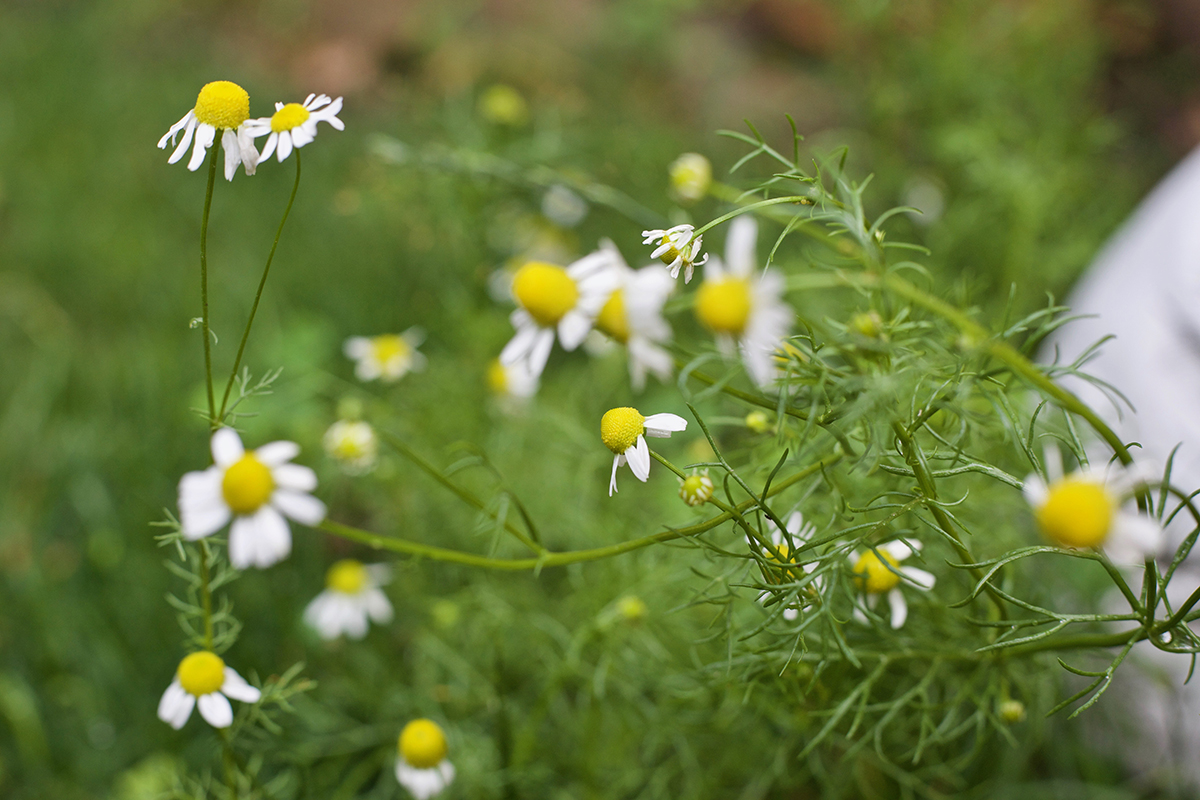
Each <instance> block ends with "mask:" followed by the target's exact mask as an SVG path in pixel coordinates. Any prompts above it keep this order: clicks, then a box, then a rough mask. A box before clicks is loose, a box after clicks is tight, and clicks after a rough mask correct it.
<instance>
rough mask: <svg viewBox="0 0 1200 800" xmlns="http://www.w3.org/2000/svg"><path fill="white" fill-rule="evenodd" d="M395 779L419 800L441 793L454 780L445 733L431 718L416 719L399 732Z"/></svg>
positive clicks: (425, 799)
mask: <svg viewBox="0 0 1200 800" xmlns="http://www.w3.org/2000/svg"><path fill="white" fill-rule="evenodd" d="M397 749H398V750H399V751H400V757H399V758H397V759H396V780H398V781H400V785H401V786H403V787H404V788H405V789H407V790H408V792H409V794H411V795H412V796H413V797H415V798H416V799H417V800H427V798H430V797H434V796H435V795H438V794H441V793H442V791H443V790H445V788H446V787H447V786H449V785H450V784H451V782H453V780H454V765H453V764H451V763H450V761H449V760H448V759H447V758H446V754H447V753H448V752H449V747H448V746H447V744H446V734H445V733H443V732H442V728H441V726H440V725H438V724H437V723H436V722H434V721H433V720H430V719H414V720H413V721H412V722H410V723H408V724H407V725H405V726H404V730H402V731H400V740H399V742H397Z"/></svg>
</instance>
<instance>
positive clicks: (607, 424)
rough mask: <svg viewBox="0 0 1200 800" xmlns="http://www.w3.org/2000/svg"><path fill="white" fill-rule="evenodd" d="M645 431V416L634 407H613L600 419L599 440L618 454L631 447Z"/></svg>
mask: <svg viewBox="0 0 1200 800" xmlns="http://www.w3.org/2000/svg"><path fill="white" fill-rule="evenodd" d="M645 432H646V418H645V417H643V416H642V415H641V414H640V413H639V412H638V410H637V409H636V408H628V407H626V408H614V409H611V410H609V411H607V412H606V413H605V414H604V416H603V417H602V418H601V419H600V441H602V442H604V446H605V447H607V448H608V449H609V450H612V451H613V452H614V453H617V454H618V455H619V454H621V453H624V452H625V451H626V450H628V449H629V448H631V447H633V445H634V443H635V442H637V438H638V437H639V436H641V435H642V434H643V433H645Z"/></svg>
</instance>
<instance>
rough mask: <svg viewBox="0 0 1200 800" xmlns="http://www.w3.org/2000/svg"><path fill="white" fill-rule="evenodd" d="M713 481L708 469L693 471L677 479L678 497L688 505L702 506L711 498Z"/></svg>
mask: <svg viewBox="0 0 1200 800" xmlns="http://www.w3.org/2000/svg"><path fill="white" fill-rule="evenodd" d="M712 496H713V482H712V478H710V477H708V470H705V471H704V472H698V473H694V474H692V475H688V476H687V477H686V478H682V479H681V480H680V481H679V497H680V498H681V499H682V500H683V502H685V503H687V504H688V505H689V506H692V507H695V506H702V505H704V504H705V503H707V502H708V501H709V500H711V499H712Z"/></svg>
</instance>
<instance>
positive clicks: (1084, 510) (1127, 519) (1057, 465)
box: [1024, 448, 1163, 566]
mask: <svg viewBox="0 0 1200 800" xmlns="http://www.w3.org/2000/svg"><path fill="white" fill-rule="evenodd" d="M1045 460H1046V471H1047V473H1048V475H1049V478H1050V483H1049V484H1047V483H1046V482H1045V481H1044V480H1043V479H1042V477H1041V476H1040V475H1037V474H1036V473H1035V474H1033V475H1030V476H1029V477H1028V478H1026V479H1025V486H1024V493H1025V499H1026V500H1028V501H1029V505H1030V506H1032V507H1033V514H1034V517H1035V518H1036V519H1037V523H1038V527H1039V528H1041V529H1042V533H1044V534H1045V535H1046V538H1048V539H1049V540H1050V541H1051V542H1053V543H1054V544H1056V545H1058V546H1059V547H1073V548H1093V547H1096V548H1101V549H1102V550H1104V552H1105V554H1107V555H1108V557H1109V558H1110V559H1111V560H1112V561H1113V562H1114V563H1117V564H1123V565H1126V566H1136V565H1138V564H1141V563H1142V562H1143V561H1144V559H1145V558H1146V557H1147V556H1153V555H1154V554H1156V553H1157V552H1158V550H1159V548H1160V547H1161V546H1162V542H1163V530H1162V526H1161V525H1159V524H1158V522H1156V521H1155V520H1153V519H1151V518H1150V517H1148V516H1146V515H1144V514H1140V513H1138V512H1136V511H1133V510H1129V511H1126V510H1125V509H1123V508H1122V505H1123V504H1124V503H1125V502H1126V501H1127V500H1129V499H1130V498H1131V497H1132V496H1133V494H1134V491H1135V489H1136V488H1137V487H1138V486H1139V485H1141V484H1144V483H1145V479H1144V478H1143V477H1142V476H1141V475H1140V471H1139V470H1138V469H1137V468H1133V469H1130V468H1125V467H1121V466H1113V467H1110V468H1109V469H1108V470H1107V471H1100V470H1096V469H1093V468H1090V467H1085V468H1083V469H1080V470H1078V471H1076V472H1073V473H1071V474H1070V475H1067V476H1065V477H1064V476H1063V474H1062V461H1061V456H1060V455H1059V453H1058V450H1056V449H1053V448H1050V449H1047V450H1046V459H1045Z"/></svg>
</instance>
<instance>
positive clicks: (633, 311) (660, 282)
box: [596, 242, 675, 392]
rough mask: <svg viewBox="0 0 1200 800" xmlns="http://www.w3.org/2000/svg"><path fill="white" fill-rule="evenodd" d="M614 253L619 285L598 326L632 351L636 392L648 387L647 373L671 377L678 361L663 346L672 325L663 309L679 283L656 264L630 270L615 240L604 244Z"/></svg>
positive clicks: (598, 317) (631, 374) (631, 371)
mask: <svg viewBox="0 0 1200 800" xmlns="http://www.w3.org/2000/svg"><path fill="white" fill-rule="evenodd" d="M602 248H603V249H604V250H607V251H608V252H609V253H610V255H611V260H610V266H609V268H610V269H611V270H612V273H613V277H614V283H615V284H616V288H614V289H613V290H612V293H611V294H609V296H608V299H606V300H605V301H604V306H603V307H601V309H600V313H599V314H597V315H596V328H598V329H599V330H600V331H602V332H603V333H605V334H607V335H608V336H610V337H611V338H612V339H613V340H615V341H617V342H620V343H621V344H623V345H625V348H626V350H628V352H629V380H630V383H631V384H632V386H633V390H634V391H635V392H640V391H642V389H644V388H645V387H646V373H647V372H651V373H653V374H654V375H655V376H656V377H657V378H658V379H659V380H662V381H665V380H669V379H670V377H671V368H672V366H673V365H674V363H675V362H674V360H673V359H672V358H671V354H670V353H668V352H667V351H666V350H664V349H663V348H662V347H660V346H659V345H660V344H662V343H664V342H667V341H670V339H671V326H670V325H668V324H667V321H666V320H665V319H663V315H662V309H663V305H664V304H665V303H666V302H667V298H668V297H670V295H671V292H673V291H674V290H675V282H674V281H672V280H671V278H670V276H668V275H667V274H666V273H665V272H663V271H662V270H661V269H659V268H658V267H656V266H649V267H643V268H642V269H639V270H634V269H630V268H629V266H628V265H627V264H626V263H625V260H624V259H623V258H621V254H620V253H619V252H618V251H617V248H616V247H615V246H613V244H612V242H604V244H603V245H602Z"/></svg>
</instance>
